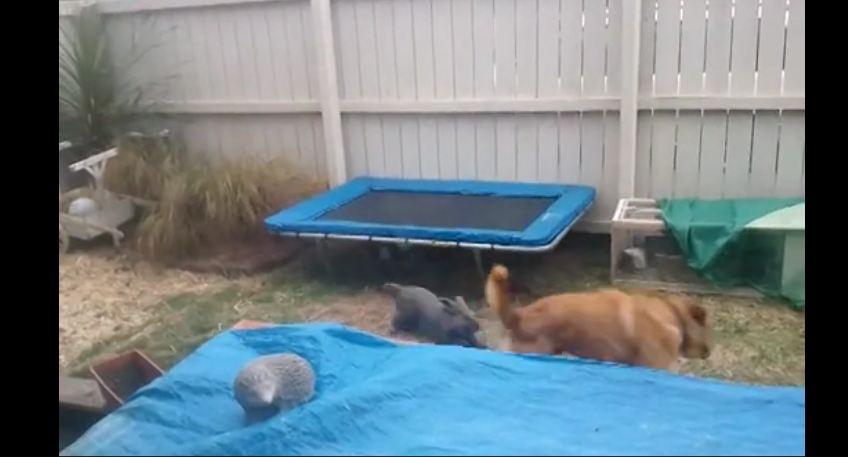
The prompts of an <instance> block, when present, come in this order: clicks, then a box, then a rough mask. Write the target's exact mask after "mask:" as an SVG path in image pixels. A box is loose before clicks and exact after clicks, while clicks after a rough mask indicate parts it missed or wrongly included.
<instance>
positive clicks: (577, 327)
mask: <svg viewBox="0 0 848 457" xmlns="http://www.w3.org/2000/svg"><path fill="white" fill-rule="evenodd" d="M485 293H486V301H487V302H488V304H489V306H490V307H491V308H492V309H493V310H494V311H495V312H496V313H497V315H498V317H499V318H500V320H501V322H502V323H503V325H504V327H505V328H506V330H507V333H508V334H509V339H510V342H509V343H510V344H509V346H510V348H509V349H510V350H512V351H514V352H529V353H540V354H554V355H559V354H570V355H574V356H578V357H583V358H589V359H596V360H603V361H608V362H618V363H625V364H630V365H639V366H645V367H651V368H657V369H664V370H671V371H675V370H676V369H677V364H678V358H679V357H681V356H682V357H686V358H703V359H705V358H707V357H709V355H710V350H711V347H712V335H711V333H712V332H711V331H710V328H709V326H708V325H707V311H706V310H705V309H704V308H702V307H700V306H698V305H696V304H694V303H691V302H689V301H688V300H686V299H682V298H676V297H665V296H661V295H659V294H652V293H650V292H638V293H625V292H622V291H620V290H600V291H596V292H584V293H567V294H558V295H550V296H547V297H543V298H541V299H539V300H537V301H535V302H534V303H531V304H530V305H527V306H525V307H523V308H514V307H513V306H512V303H511V297H510V294H509V271H508V270H507V269H506V267H504V266H502V265H495V266H494V267H493V268H492V270H491V272H490V273H489V277H488V279H487V280H486V287H485Z"/></svg>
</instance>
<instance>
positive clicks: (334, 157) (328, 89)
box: [310, 0, 347, 186]
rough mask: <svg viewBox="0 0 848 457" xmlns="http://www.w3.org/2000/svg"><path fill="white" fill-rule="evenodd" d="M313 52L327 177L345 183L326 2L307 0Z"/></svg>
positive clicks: (334, 52)
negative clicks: (310, 14) (316, 69)
mask: <svg viewBox="0 0 848 457" xmlns="http://www.w3.org/2000/svg"><path fill="white" fill-rule="evenodd" d="M310 5H311V7H312V29H313V30H314V35H315V49H316V50H317V52H318V59H317V61H318V79H319V83H320V87H321V120H322V123H323V126H324V145H325V148H326V150H327V152H326V153H327V175H328V177H329V180H330V185H331V186H334V185H338V184H341V183H343V182H345V181H346V180H347V165H346V160H345V151H344V140H343V138H342V116H341V111H340V110H339V88H338V78H337V76H336V50H335V42H334V41H333V21H332V17H331V14H332V13H331V10H330V0H310Z"/></svg>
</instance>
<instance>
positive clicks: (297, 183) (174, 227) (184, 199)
mask: <svg viewBox="0 0 848 457" xmlns="http://www.w3.org/2000/svg"><path fill="white" fill-rule="evenodd" d="M119 148H120V151H121V153H120V155H119V156H118V157H116V158H114V159H113V160H111V161H110V162H109V164H108V166H107V169H106V173H105V177H104V179H105V183H106V186H107V187H108V188H110V189H112V190H114V191H115V192H119V193H124V194H128V195H132V196H135V197H140V198H145V199H149V200H153V201H155V202H156V207H155V208H153V209H152V210H150V211H148V212H147V213H146V214H145V215H144V216H143V217H142V219H141V221H140V223H139V227H138V230H137V236H136V243H137V247H138V249H139V251H140V252H141V254H142V255H144V256H145V257H146V258H148V259H152V260H174V259H178V258H184V257H186V256H190V255H192V254H195V253H197V252H199V250H200V249H203V248H205V247H209V246H214V245H216V244H220V243H228V242H236V241H239V240H243V239H246V238H248V237H250V236H254V235H256V234H257V233H261V232H262V231H263V227H262V220H263V219H264V218H265V217H266V216H267V215H268V214H270V213H272V212H274V211H277V210H279V209H281V208H284V207H286V206H289V205H291V204H292V203H294V202H296V201H298V200H301V199H302V198H304V197H305V196H307V195H310V194H312V193H314V192H316V191H318V190H320V189H322V188H324V187H325V186H324V185H323V183H319V182H317V181H314V180H311V179H308V178H306V177H305V176H303V175H302V174H300V173H298V172H297V171H295V168H294V167H293V166H291V165H290V164H288V163H287V162H285V161H283V160H271V161H264V160H259V159H255V158H250V157H245V158H241V159H238V160H227V161H215V162H203V161H200V160H196V159H192V158H189V157H187V156H186V155H185V154H184V152H183V150H182V149H181V148H180V147H178V146H176V145H174V143H172V142H171V141H170V140H169V139H167V138H161V137H128V138H126V139H124V140H123V141H122V143H121V144H120V146H119Z"/></svg>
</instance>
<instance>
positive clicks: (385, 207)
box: [265, 177, 595, 251]
mask: <svg viewBox="0 0 848 457" xmlns="http://www.w3.org/2000/svg"><path fill="white" fill-rule="evenodd" d="M594 199H595V190H594V189H593V188H591V187H587V186H575V185H555V184H529V183H506V182H488V181H441V180H438V181H437V180H409V179H382V178H368V177H365V178H357V179H354V180H352V181H349V182H348V183H346V184H344V185H341V186H339V187H336V188H334V189H331V190H329V191H326V192H324V193H322V194H320V195H318V196H316V197H314V198H311V199H308V200H306V201H303V202H301V203H299V204H297V205H295V206H293V207H291V208H288V209H285V210H283V211H281V212H279V213H277V214H274V215H272V216H270V217H268V218H267V219H266V220H265V227H266V228H267V230H268V231H270V232H271V233H274V234H278V235H283V236H297V237H314V238H339V239H353V240H363V241H379V242H393V243H400V244H423V245H434V246H447V247H450V246H455V247H464V248H471V249H475V250H481V249H497V250H510V251H546V250H549V249H552V248H553V247H555V246H556V245H557V244H558V243H559V241H560V240H561V239H562V238H563V237H564V236H565V234H566V233H567V232H568V230H569V229H570V228H571V227H572V226H573V225H574V224H575V223H576V222H577V221H578V220H579V219H580V217H581V216H582V215H583V214H584V213H585V212H586V211H587V210H588V209H589V207H590V206H591V205H592V203H593V201H594Z"/></svg>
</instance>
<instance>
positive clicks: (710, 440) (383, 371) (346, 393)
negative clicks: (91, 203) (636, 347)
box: [63, 324, 806, 456]
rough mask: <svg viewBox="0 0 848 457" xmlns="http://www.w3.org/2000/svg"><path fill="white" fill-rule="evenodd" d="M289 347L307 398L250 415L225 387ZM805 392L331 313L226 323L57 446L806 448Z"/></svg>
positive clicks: (690, 451) (415, 451)
mask: <svg viewBox="0 0 848 457" xmlns="http://www.w3.org/2000/svg"><path fill="white" fill-rule="evenodd" d="M275 352H295V353H297V354H300V355H301V356H303V357H305V358H306V359H307V360H309V361H310V362H311V363H312V365H313V366H314V367H315V371H316V373H317V375H318V378H317V379H318V384H317V386H316V387H317V391H316V396H315V398H314V399H313V400H312V401H311V402H309V403H307V404H305V405H303V406H301V407H298V408H296V409H294V410H291V411H289V412H286V413H282V414H278V415H276V416H274V417H272V418H270V419H268V420H267V421H264V422H260V423H257V424H253V425H250V426H246V425H245V424H244V422H243V419H244V416H243V414H244V413H243V412H242V410H241V407H240V406H239V404H238V403H237V402H236V400H235V399H234V398H233V391H232V383H233V379H234V378H235V376H236V373H237V372H238V370H239V369H240V368H241V367H242V366H243V364H244V363H246V362H247V361H249V360H251V359H252V358H254V357H256V356H257V355H261V354H269V353H275ZM805 405H806V401H805V391H804V389H803V388H794V387H757V386H746V385H737V384H729V383H725V382H718V381H711V380H705V379H696V378H690V377H685V376H678V375H672V374H669V373H665V372H660V371H654V370H648V369H644V368H635V367H624V366H620V365H611V364H605V363H599V362H590V361H584V360H573V359H565V358H557V357H548V356H527V355H515V354H507V353H501V352H493V351H488V350H480V349H471V348H463V347H456V346H436V345H416V346H405V345H400V346H399V345H396V344H394V343H392V342H389V341H386V340H384V339H382V338H379V337H377V336H374V335H370V334H366V333H362V332H359V331H356V330H352V329H349V328H345V327H342V326H339V325H334V324H312V325H291V326H279V327H272V328H265V329H257V330H238V331H227V332H224V333H222V334H220V335H218V336H216V337H215V338H213V339H212V340H210V341H209V342H207V343H206V344H204V345H203V346H201V347H200V348H199V349H198V350H197V351H195V352H194V353H193V354H191V355H189V356H188V357H187V358H186V359H185V360H183V361H182V362H181V363H180V364H178V365H177V366H176V367H174V368H173V369H172V370H171V371H169V372H168V373H167V374H166V375H165V376H163V377H161V378H159V379H157V380H156V381H154V382H153V383H151V384H150V385H148V386H147V387H145V388H143V389H142V390H140V391H139V392H137V393H136V394H135V395H134V396H133V397H132V398H131V399H130V400H129V402H127V404H126V405H124V406H123V407H121V408H120V409H119V410H117V411H116V412H114V413H112V414H111V415H109V416H107V417H106V418H105V419H103V420H102V421H101V422H100V423H98V424H96V425H95V426H94V427H93V428H92V429H90V430H89V431H88V433H87V434H86V435H84V436H83V437H82V438H80V439H79V440H78V441H77V442H76V443H75V444H73V445H71V446H70V447H69V448H68V449H66V450H65V451H63V454H64V455H363V456H364V455H650V456H657V455H804V454H805V434H806V433H805V426H806V423H805V407H806V406H805Z"/></svg>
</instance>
